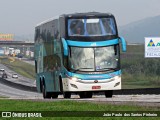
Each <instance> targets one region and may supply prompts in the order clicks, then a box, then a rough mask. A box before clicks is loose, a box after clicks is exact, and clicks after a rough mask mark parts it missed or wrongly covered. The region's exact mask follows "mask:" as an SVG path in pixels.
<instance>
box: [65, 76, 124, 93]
mask: <svg viewBox="0 0 160 120" xmlns="http://www.w3.org/2000/svg"><path fill="white" fill-rule="evenodd" d="M120 89H121V76H116V77H113V78H111V79H103V80H101V79H99V80H80V79H76V78H72V79H71V78H63V91H68V92H69V91H74V92H79V91H106V90H120Z"/></svg>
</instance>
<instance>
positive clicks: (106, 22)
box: [68, 18, 116, 36]
mask: <svg viewBox="0 0 160 120" xmlns="http://www.w3.org/2000/svg"><path fill="white" fill-rule="evenodd" d="M107 35H116V29H115V22H114V19H113V18H92V19H91V18H90V19H68V36H107Z"/></svg>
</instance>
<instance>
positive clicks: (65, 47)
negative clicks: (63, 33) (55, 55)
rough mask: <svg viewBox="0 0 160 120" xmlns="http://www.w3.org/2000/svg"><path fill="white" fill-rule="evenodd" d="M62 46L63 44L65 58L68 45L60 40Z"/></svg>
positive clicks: (63, 40)
mask: <svg viewBox="0 0 160 120" xmlns="http://www.w3.org/2000/svg"><path fill="white" fill-rule="evenodd" d="M62 44H63V52H64V55H65V56H68V45H67V42H66V40H65V39H64V38H62Z"/></svg>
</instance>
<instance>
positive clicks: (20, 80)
mask: <svg viewBox="0 0 160 120" xmlns="http://www.w3.org/2000/svg"><path fill="white" fill-rule="evenodd" d="M0 69H4V70H5V72H6V73H7V78H6V79H7V80H8V81H11V82H15V83H20V84H23V85H27V86H35V81H34V80H31V79H29V78H26V77H24V76H22V75H20V74H18V73H16V72H14V71H12V70H10V69H9V68H8V67H6V66H5V65H3V64H0ZM15 73H16V74H17V75H18V78H12V74H15ZM0 77H1V76H0Z"/></svg>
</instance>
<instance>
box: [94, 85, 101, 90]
mask: <svg viewBox="0 0 160 120" xmlns="http://www.w3.org/2000/svg"><path fill="white" fill-rule="evenodd" d="M92 89H101V86H92Z"/></svg>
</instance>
